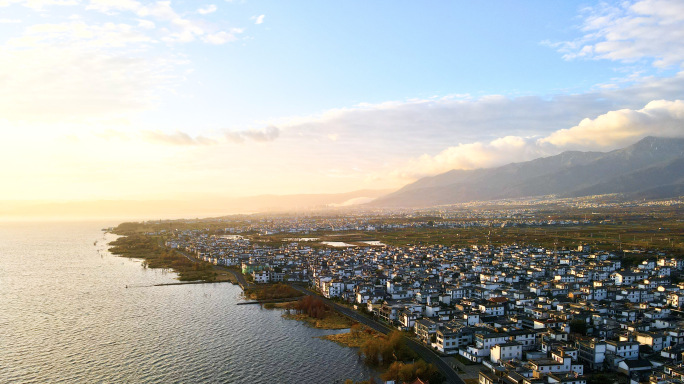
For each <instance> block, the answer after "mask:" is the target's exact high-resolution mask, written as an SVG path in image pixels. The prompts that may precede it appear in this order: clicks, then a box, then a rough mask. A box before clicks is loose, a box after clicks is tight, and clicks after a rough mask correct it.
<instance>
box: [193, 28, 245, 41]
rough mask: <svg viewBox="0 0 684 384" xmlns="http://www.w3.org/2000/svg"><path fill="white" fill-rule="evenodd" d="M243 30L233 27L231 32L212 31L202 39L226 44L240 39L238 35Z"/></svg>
mask: <svg viewBox="0 0 684 384" xmlns="http://www.w3.org/2000/svg"><path fill="white" fill-rule="evenodd" d="M242 32H243V30H242V29H241V28H233V29H231V30H230V32H226V31H221V32H218V33H212V34H208V35H206V36H204V37H203V38H202V40H203V41H204V42H205V43H209V44H216V45H220V44H225V43H229V42H231V41H235V40H237V39H238V37H237V35H239V34H241V33H242Z"/></svg>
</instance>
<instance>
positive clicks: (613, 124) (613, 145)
mask: <svg viewBox="0 0 684 384" xmlns="http://www.w3.org/2000/svg"><path fill="white" fill-rule="evenodd" d="M646 136H659V137H684V101H682V100H675V101H666V100H656V101H652V102H650V103H648V104H647V105H646V106H645V107H644V108H642V109H638V110H633V109H621V110H615V111H609V112H607V113H604V114H602V115H600V116H598V117H596V118H594V119H588V118H587V119H584V120H582V121H581V122H580V123H579V124H578V125H575V126H573V127H571V128H567V129H560V130H557V131H554V132H552V133H550V134H548V135H546V136H545V137H542V138H525V137H519V136H506V137H501V138H497V139H494V140H491V141H476V142H472V143H467V144H459V145H456V146H452V147H449V148H447V149H445V150H443V151H441V152H440V153H438V154H437V155H435V156H430V155H422V156H419V157H416V158H413V159H411V160H410V161H408V163H407V164H404V165H402V166H400V167H399V168H397V169H395V170H394V171H392V172H391V174H392V175H393V176H395V177H398V178H401V179H408V180H413V179H416V178H419V177H423V176H428V175H434V174H438V173H442V172H446V171H449V170H451V169H475V168H489V167H495V166H500V165H504V164H507V163H511V162H520V161H528V160H532V159H535V158H538V157H542V156H550V155H555V154H558V153H560V152H562V151H565V150H585V151H586V150H600V151H606V150H613V149H617V148H622V147H625V146H628V145H630V144H633V143H634V142H636V141H638V140H639V139H642V138H644V137H646Z"/></svg>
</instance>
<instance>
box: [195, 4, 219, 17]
mask: <svg viewBox="0 0 684 384" xmlns="http://www.w3.org/2000/svg"><path fill="white" fill-rule="evenodd" d="M217 9H218V7H216V6H215V5H214V4H209V5H207V6H206V7H203V8H200V9H198V10H197V13H199V14H200V15H208V14H210V13H214V12H216V10H217Z"/></svg>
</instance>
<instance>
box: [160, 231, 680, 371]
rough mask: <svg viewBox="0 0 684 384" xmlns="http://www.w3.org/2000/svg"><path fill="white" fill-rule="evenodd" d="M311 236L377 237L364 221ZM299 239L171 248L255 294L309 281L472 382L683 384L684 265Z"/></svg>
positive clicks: (665, 260)
mask: <svg viewBox="0 0 684 384" xmlns="http://www.w3.org/2000/svg"><path fill="white" fill-rule="evenodd" d="M262 224H267V225H264V226H262V227H261V228H259V230H261V231H263V232H267V233H277V232H278V231H284V229H283V228H282V227H280V228H279V225H277V224H276V223H275V222H273V221H268V222H264V223H262ZM552 224H558V225H563V222H554V223H552ZM571 224H578V223H577V222H576V221H575V222H571ZM579 224H581V223H579ZM288 225H291V223H289V224H288ZM312 225H313V224H312V223H308V224H307V226H308V227H311V226H312ZM315 225H317V226H318V227H325V228H327V229H330V228H336V230H345V229H347V228H349V229H354V228H356V229H358V228H359V226H360V225H361V226H364V227H366V228H368V227H371V229H372V230H374V229H375V228H373V227H372V225H375V224H370V223H368V222H362V223H358V222H356V223H349V224H348V225H347V226H343V225H340V223H333V224H331V223H327V224H320V223H319V224H315ZM441 225H442V226H448V225H449V224H441ZM459 225H463V224H459ZM496 225H497V226H498V225H500V224H499V222H497V223H496ZM504 225H505V224H504ZM318 227H317V228H318ZM454 227H456V226H455V225H454ZM290 228H292V227H290ZM302 228H303V227H295V229H294V230H293V229H290V230H289V231H290V232H291V233H292V234H293V235H292V237H289V238H284V239H283V241H282V245H279V246H273V245H272V244H268V245H265V244H259V243H256V242H253V241H251V240H250V239H249V237H248V236H243V235H242V234H241V233H242V232H244V231H246V229H245V228H240V229H237V228H232V227H226V228H225V229H224V230H223V231H222V232H223V234H216V233H213V234H209V233H207V232H206V231H202V230H199V229H195V230H170V231H165V233H164V234H165V238H166V241H165V246H166V247H168V248H173V249H177V250H180V251H183V252H185V253H187V254H191V255H193V256H194V257H196V258H199V259H202V260H204V261H207V262H211V263H213V264H215V265H223V266H229V267H234V268H239V269H240V270H241V272H242V273H243V274H244V275H245V276H246V277H247V278H248V280H251V281H252V282H253V283H256V284H260V283H273V282H290V283H299V284H306V285H308V286H309V287H310V288H311V289H313V290H315V291H317V292H319V293H320V294H321V295H322V296H324V297H326V298H328V299H333V300H336V301H339V302H341V303H345V304H346V305H349V306H351V307H353V308H354V309H356V310H357V311H359V312H362V313H365V314H367V315H369V316H372V317H373V318H375V319H377V320H378V321H382V322H384V323H385V324H387V325H389V326H391V327H394V328H396V329H398V330H401V331H407V332H409V333H411V334H412V337H414V338H415V339H416V340H419V341H420V342H421V343H423V344H425V345H426V346H428V347H429V348H431V349H432V350H434V351H435V352H437V353H439V354H440V355H441V356H443V358H445V359H449V358H451V359H453V360H452V361H454V362H458V364H454V366H458V367H467V368H468V370H469V372H471V376H472V372H476V376H475V378H477V381H478V382H479V383H480V384H495V383H507V384H542V383H563V384H587V383H595V382H598V381H597V380H596V379H595V378H598V377H601V378H606V377H607V378H614V380H615V381H619V382H622V383H626V382H631V383H634V384H636V383H645V382H649V383H651V384H665V383H681V382H682V380H684V366H683V365H682V357H683V355H684V317H683V316H682V312H681V309H682V306H683V305H684V283H679V276H680V274H681V273H682V270H683V269H684V259H679V258H676V257H673V256H672V255H669V254H667V253H665V252H658V251H647V250H637V249H634V250H629V251H628V252H627V253H630V252H631V253H633V254H638V255H639V256H640V257H639V259H638V260H640V261H639V262H636V263H635V262H633V259H630V260H625V259H624V257H623V256H624V254H627V253H624V254H622V255H618V254H615V253H613V252H608V251H603V250H599V249H592V247H591V246H588V245H586V244H578V245H577V246H576V247H574V248H569V247H555V248H554V249H548V248H542V247H535V246H531V245H525V246H522V245H516V244H510V245H504V246H501V245H497V246H494V245H491V244H483V245H473V246H470V247H450V246H445V245H428V244H419V245H411V246H390V245H386V244H383V243H382V242H380V241H365V242H361V243H355V244H348V243H344V242H326V243H324V244H323V243H321V242H318V239H317V238H315V237H302V236H304V235H302V234H301V233H308V232H309V231H303V230H302ZM249 230H254V228H253V227H252V228H249ZM300 232H301V233H300ZM459 369H460V368H459ZM460 372H461V373H464V371H463V370H462V369H460ZM592 378H594V379H593V380H592ZM471 380H474V378H472V377H471Z"/></svg>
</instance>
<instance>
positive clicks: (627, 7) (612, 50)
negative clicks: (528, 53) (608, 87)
mask: <svg viewBox="0 0 684 384" xmlns="http://www.w3.org/2000/svg"><path fill="white" fill-rule="evenodd" d="M585 12H586V17H585V18H584V22H583V25H582V28H581V29H582V31H583V32H584V35H583V36H582V37H581V38H579V39H576V40H573V41H568V42H560V43H552V44H550V45H552V46H553V47H555V48H557V49H558V51H559V52H561V53H563V55H564V56H563V57H564V58H566V59H574V58H590V59H608V60H614V61H621V62H635V61H638V60H648V61H649V62H650V63H651V64H652V65H653V66H655V67H659V68H664V67H669V66H682V64H683V63H684V44H683V43H682V42H683V41H684V3H682V2H681V1H679V0H642V1H637V2H633V3H632V2H620V3H618V5H617V6H611V5H606V4H601V5H599V6H598V7H594V8H587V9H586V10H585Z"/></svg>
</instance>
